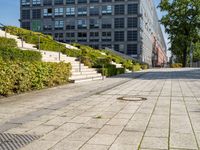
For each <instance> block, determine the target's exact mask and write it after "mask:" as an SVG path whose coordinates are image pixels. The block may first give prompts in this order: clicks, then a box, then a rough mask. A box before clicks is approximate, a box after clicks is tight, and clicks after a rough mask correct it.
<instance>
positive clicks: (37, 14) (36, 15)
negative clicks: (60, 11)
mask: <svg viewBox="0 0 200 150" xmlns="http://www.w3.org/2000/svg"><path fill="white" fill-rule="evenodd" d="M32 18H33V19H40V18H41V10H40V9H33V10H32Z"/></svg>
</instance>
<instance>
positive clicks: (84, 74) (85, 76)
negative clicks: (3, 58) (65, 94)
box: [0, 30, 104, 83]
mask: <svg viewBox="0 0 200 150" xmlns="http://www.w3.org/2000/svg"><path fill="white" fill-rule="evenodd" d="M5 35H6V37H7V38H12V39H15V40H16V42H17V46H18V47H19V48H20V49H22V50H33V51H39V52H40V53H41V54H42V61H44V62H57V63H59V62H65V63H71V65H72V76H71V77H70V81H71V82H73V83H78V82H84V81H93V80H101V79H104V77H102V75H101V74H100V73H98V72H97V70H96V69H94V68H88V67H87V66H85V65H84V64H82V63H80V62H79V61H77V58H75V57H68V56H67V55H64V54H62V53H59V52H52V51H44V50H38V49H36V48H35V45H33V44H29V43H26V42H24V41H23V42H22V40H21V39H19V38H18V37H17V36H15V35H11V34H9V33H6V34H5V31H2V30H0V37H5ZM66 47H68V48H71V49H74V47H73V46H71V47H70V46H68V45H66Z"/></svg>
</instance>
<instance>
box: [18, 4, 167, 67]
mask: <svg viewBox="0 0 200 150" xmlns="http://www.w3.org/2000/svg"><path fill="white" fill-rule="evenodd" d="M20 21H21V27H22V28H26V29H30V30H33V31H39V32H43V33H45V34H50V35H52V36H53V37H54V39H56V40H58V41H62V42H66V43H73V42H78V43H81V44H86V45H90V46H92V47H94V48H97V49H103V48H106V47H107V48H111V49H114V50H116V51H118V52H121V53H124V54H127V55H129V56H131V57H134V58H136V59H138V60H140V61H143V62H146V63H148V64H149V65H150V66H152V65H153V66H160V65H161V64H162V63H165V61H166V45H165V42H164V38H163V35H162V32H161V28H160V24H159V22H158V18H157V14H156V9H155V6H154V4H153V2H152V0H21V20H20Z"/></svg>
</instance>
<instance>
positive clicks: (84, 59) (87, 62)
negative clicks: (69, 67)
mask: <svg viewBox="0 0 200 150" xmlns="http://www.w3.org/2000/svg"><path fill="white" fill-rule="evenodd" d="M81 63H83V64H84V65H86V66H88V67H89V68H91V67H92V61H91V59H90V58H89V57H87V56H83V57H81Z"/></svg>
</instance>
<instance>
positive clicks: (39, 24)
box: [31, 20, 43, 31]
mask: <svg viewBox="0 0 200 150" xmlns="http://www.w3.org/2000/svg"><path fill="white" fill-rule="evenodd" d="M31 27H32V30H33V31H41V30H42V27H43V25H42V22H41V21H40V20H33V21H32V22H31Z"/></svg>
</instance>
